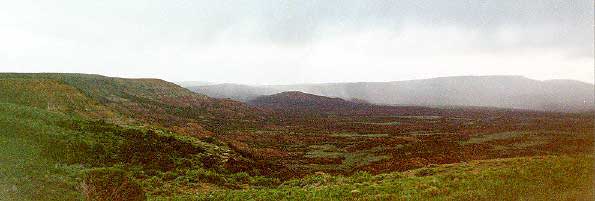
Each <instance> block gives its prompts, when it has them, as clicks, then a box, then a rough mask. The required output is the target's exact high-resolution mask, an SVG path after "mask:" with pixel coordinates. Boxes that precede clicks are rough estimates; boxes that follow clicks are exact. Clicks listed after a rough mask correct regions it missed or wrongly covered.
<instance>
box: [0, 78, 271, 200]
mask: <svg viewBox="0 0 595 201" xmlns="http://www.w3.org/2000/svg"><path fill="white" fill-rule="evenodd" d="M175 98H180V99H182V100H183V101H181V102H176V101H175ZM200 100H203V101H200ZM201 104H202V105H201ZM210 104H215V105H216V104H220V103H219V102H216V101H215V102H211V100H210V99H209V98H207V97H204V96H201V95H197V94H194V93H192V92H189V91H187V90H185V89H182V88H180V87H178V86H175V85H173V84H170V83H167V82H164V81H160V80H129V79H119V78H108V77H103V76H95V75H72V74H0V128H2V129H0V145H1V146H0V178H1V179H0V200H3V199H7V200H48V199H49V200H73V199H80V198H81V196H82V195H81V191H82V190H81V178H82V177H83V176H84V175H82V174H83V172H85V171H86V170H90V169H93V168H98V167H116V168H121V169H124V170H126V171H127V172H128V173H129V174H130V175H131V176H133V177H134V178H136V180H137V181H138V182H139V183H140V184H141V185H142V186H143V188H144V189H145V191H146V192H147V193H148V194H149V195H151V194H159V195H163V194H170V195H171V194H174V193H178V192H186V191H195V189H197V188H199V187H198V186H208V187H209V188H210V189H218V188H229V187H231V188H237V186H239V185H260V184H259V183H267V182H268V183H271V182H270V181H271V180H270V179H268V178H263V177H252V176H249V175H247V174H245V173H238V174H233V173H231V172H229V171H227V170H226V168H224V167H223V162H224V161H225V160H226V159H227V158H230V157H234V158H235V159H236V160H247V159H242V158H241V157H239V156H237V155H234V154H233V153H230V150H229V148H227V147H226V146H225V145H222V144H219V143H218V142H216V140H215V141H214V142H212V143H205V142H202V141H200V140H198V139H197V138H192V137H188V136H183V135H179V134H177V133H174V132H171V131H168V130H164V129H160V127H161V126H163V125H159V123H160V122H153V121H152V120H151V119H142V117H143V116H158V115H162V113H160V112H161V111H159V110H180V108H182V110H183V111H186V112H188V110H186V109H187V108H192V109H193V111H196V112H197V114H196V115H197V116H199V115H198V113H200V114H204V115H206V116H208V115H212V116H216V115H221V114H220V113H218V112H219V111H226V110H229V108H227V107H224V106H212V105H210ZM221 104H223V103H221ZM232 105H233V104H232ZM204 107H213V108H215V110H216V111H215V112H212V111H208V110H203V109H204ZM231 109H233V108H231ZM240 109H241V108H240ZM154 110H157V111H154ZM144 112H146V113H144ZM170 112H171V111H170ZM190 112H192V111H190ZM232 112H233V111H232ZM193 114H194V113H193ZM123 116H129V117H132V119H134V120H135V121H140V122H145V123H146V124H145V125H144V126H140V127H139V126H136V125H137V124H129V123H130V122H128V121H125V122H122V121H117V120H119V119H121V118H122V117H123ZM229 116H230V117H232V118H234V115H229ZM160 117H163V119H160V120H170V119H174V120H180V119H182V120H184V121H183V122H189V121H193V120H194V119H190V120H187V119H185V117H184V116H183V115H181V114H180V113H176V112H175V111H174V112H173V113H167V112H166V115H162V116H160ZM96 119H101V120H110V119H111V120H114V119H116V122H117V123H119V124H120V125H114V124H110V123H105V122H103V121H95V120H96ZM273 183H274V182H273Z"/></svg>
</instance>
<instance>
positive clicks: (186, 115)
mask: <svg viewBox="0 0 595 201" xmlns="http://www.w3.org/2000/svg"><path fill="white" fill-rule="evenodd" d="M0 80H2V83H3V85H4V86H5V88H2V91H1V92H2V94H3V97H5V99H6V98H10V99H14V100H12V102H16V103H19V102H22V101H33V100H34V101H36V102H37V103H32V104H33V106H36V107H48V106H49V107H67V108H70V109H69V110H73V111H75V110H77V113H90V112H91V111H89V110H97V109H91V108H87V107H86V106H87V105H99V106H100V107H101V108H103V110H109V111H110V112H111V113H116V114H119V115H120V116H122V117H125V118H118V119H115V118H113V119H112V120H113V121H131V120H134V121H138V120H140V121H141V122H143V123H147V124H158V125H161V126H164V127H166V128H170V129H171V130H172V131H177V132H181V133H186V134H191V135H199V136H205V135H210V134H209V133H211V132H217V131H219V130H225V129H226V128H227V127H230V126H233V125H234V124H242V122H247V121H248V122H249V121H258V120H259V119H261V117H260V114H259V111H257V110H254V109H252V108H249V107H247V106H246V105H244V104H242V103H240V102H236V101H231V100H219V99H214V98H210V97H207V96H205V95H200V94H196V93H193V92H191V91H189V90H187V89H184V88H182V87H179V86H177V85H175V84H172V83H169V82H165V81H163V80H158V79H124V78H113V77H105V76H100V75H87V74H11V73H2V74H0ZM44 83H51V84H52V85H45V84H44ZM17 86H18V87H20V88H16V89H17V90H14V89H12V87H17ZM35 86H37V87H35ZM44 87H45V88H44ZM52 87H54V88H52ZM60 88H64V89H65V90H67V91H64V93H60V94H63V95H64V96H68V99H69V100H66V99H65V100H66V101H71V102H75V104H69V103H68V102H63V103H57V102H56V101H52V100H51V99H52V97H54V96H53V95H52V94H57V93H59V92H60V90H61V89H60ZM21 89H22V90H21ZM25 93H26V94H25ZM18 97H21V98H18ZM73 97H80V98H82V99H85V100H84V101H83V100H78V99H71V98H73ZM56 104H61V105H62V106H59V105H56ZM81 104H83V105H81ZM76 105H79V106H76Z"/></svg>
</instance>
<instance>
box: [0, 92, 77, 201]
mask: <svg viewBox="0 0 595 201" xmlns="http://www.w3.org/2000/svg"><path fill="white" fill-rule="evenodd" d="M66 119H68V117H67V116H65V115H61V114H58V113H52V112H48V111H44V110H40V109H37V108H32V107H26V106H19V105H14V104H9V103H0V127H1V128H2V129H0V177H1V178H2V179H0V189H1V190H0V198H2V199H5V200H62V199H64V200H68V199H78V198H81V197H80V193H78V192H77V190H76V186H77V174H78V173H79V172H80V170H82V169H83V168H82V167H81V166H79V165H65V164H59V163H57V161H55V160H53V159H51V158H48V157H46V155H45V154H44V152H45V151H46V150H47V145H48V143H47V142H49V138H52V137H58V136H68V135H74V134H75V132H74V131H72V130H68V129H64V128H62V127H60V126H58V125H57V124H58V122H59V121H63V120H66Z"/></svg>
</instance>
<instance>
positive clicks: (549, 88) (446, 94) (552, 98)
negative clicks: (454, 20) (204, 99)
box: [194, 76, 594, 112]
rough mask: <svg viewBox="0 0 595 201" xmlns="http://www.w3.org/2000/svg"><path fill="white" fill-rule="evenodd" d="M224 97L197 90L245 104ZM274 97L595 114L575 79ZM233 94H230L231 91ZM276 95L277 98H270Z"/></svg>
mask: <svg viewBox="0 0 595 201" xmlns="http://www.w3.org/2000/svg"><path fill="white" fill-rule="evenodd" d="M244 88H245V89H246V90H248V91H251V92H254V91H257V92H258V91H259V90H255V89H254V88H249V87H247V86H245V87H242V88H236V89H237V90H236V91H232V92H233V93H220V91H221V90H220V89H219V86H217V85H211V86H203V87H201V88H200V90H199V89H194V90H195V91H199V92H203V93H205V94H207V95H209V94H215V93H216V94H218V95H219V97H225V98H233V99H236V100H242V101H243V100H246V99H250V98H251V97H254V96H255V94H254V93H250V96H242V94H243V93H244V91H241V90H242V89H244ZM263 88H266V89H267V90H266V92H267V93H263V92H262V91H263V90H260V91H261V93H260V95H270V94H273V93H274V92H275V91H277V92H281V91H301V92H305V93H310V94H316V95H321V96H328V97H339V98H343V99H346V100H351V99H360V100H365V101H368V102H370V103H375V104H381V105H411V106H480V107H499V108H516V109H530V110H540V111H558V112H581V111H589V110H592V109H593V107H592V106H593V104H594V98H593V93H594V92H593V90H594V86H593V85H592V84H588V83H583V82H578V81H572V80H550V81H538V80H532V79H528V78H525V77H521V76H464V77H442V78H434V79H425V80H411V81H396V82H358V83H329V84H303V85H271V86H264V87H263ZM228 92H229V91H228ZM271 92H272V93H271Z"/></svg>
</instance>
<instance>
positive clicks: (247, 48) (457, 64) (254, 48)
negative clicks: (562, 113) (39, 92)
mask: <svg viewBox="0 0 595 201" xmlns="http://www.w3.org/2000/svg"><path fill="white" fill-rule="evenodd" d="M593 10H594V9H593V2H592V1H591V0H572V1H559V0H534V1H533V0H532V1H517V0H489V1H487V0H474V1H470V0H401V1H394V0H386V1H384V0H366V1H361V0H323V1H321V0H319V1H312V0H294V1H288V0H276V1H272V0H267V1H264V0H262V1H261V0H250V1H247V0H217V1H201V0H188V1H177V0H142V1H141V0H127V1H117V0H102V1H80V0H54V1H41V0H39V1H31V0H18V1H13V0H0V72H76V73H93V74H102V75H107V76H118V77H133V78H139V77H151V78H161V79H165V80H168V81H208V82H217V83H223V82H227V83H242V84H295V83H323V82H360V81H397V80H410V79H421V78H432V77H442V76H460V75H522V76H526V77H529V78H533V79H538V80H547V79H575V80H580V81H585V82H589V83H593V82H594V81H593V80H594V65H595V63H594V57H593Z"/></svg>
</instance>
